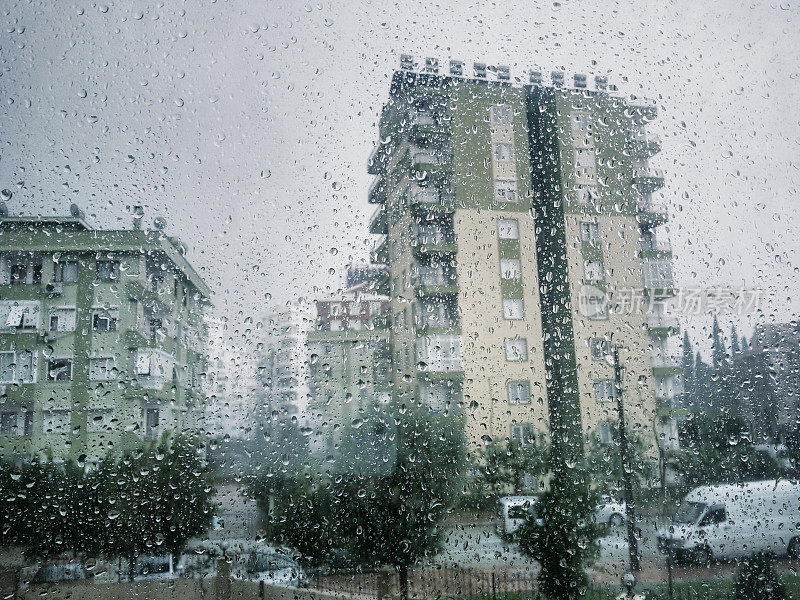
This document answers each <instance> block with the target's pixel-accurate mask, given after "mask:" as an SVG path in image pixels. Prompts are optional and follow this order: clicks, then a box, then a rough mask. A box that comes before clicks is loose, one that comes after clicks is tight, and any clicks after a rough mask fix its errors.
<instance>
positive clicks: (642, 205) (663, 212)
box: [636, 194, 669, 228]
mask: <svg viewBox="0 0 800 600" xmlns="http://www.w3.org/2000/svg"><path fill="white" fill-rule="evenodd" d="M636 208H637V211H638V219H639V224H640V225H641V226H642V227H646V228H650V227H657V226H659V225H663V224H664V223H666V222H667V221H668V220H669V215H668V213H667V207H666V205H665V204H664V203H663V202H657V201H655V200H653V198H651V197H650V195H649V194H646V195H645V196H643V197H642V198H641V199H640V200H639V202H638V204H637V206H636Z"/></svg>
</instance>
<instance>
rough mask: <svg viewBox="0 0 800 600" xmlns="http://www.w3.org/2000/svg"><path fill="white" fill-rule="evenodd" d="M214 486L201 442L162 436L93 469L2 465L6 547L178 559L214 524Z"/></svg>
mask: <svg viewBox="0 0 800 600" xmlns="http://www.w3.org/2000/svg"><path fill="white" fill-rule="evenodd" d="M213 492H214V490H213V486H212V483H211V479H210V477H209V471H208V467H207V465H206V463H205V459H204V456H203V453H202V445H199V444H198V443H197V442H196V441H194V440H191V439H189V438H188V437H185V436H182V435H179V436H175V437H171V438H167V437H164V438H162V439H161V440H160V441H159V442H157V443H152V444H147V445H144V446H142V447H140V448H137V449H135V450H133V451H130V452H126V453H122V454H109V455H107V456H106V457H105V458H103V459H102V460H101V461H99V463H97V464H96V465H93V466H89V465H87V464H85V463H83V464H81V463H78V462H75V461H72V462H66V463H61V464H57V463H54V462H52V461H38V460H37V461H33V462H29V463H26V464H23V465H16V464H13V463H11V462H7V461H3V462H0V497H1V498H2V499H3V503H2V505H0V543H2V545H3V546H10V545H17V546H22V547H23V548H24V549H25V552H26V554H28V555H29V556H32V557H36V558H42V559H46V560H47V559H54V558H59V557H63V556H71V557H72V558H81V559H84V558H88V557H92V558H100V557H103V558H105V559H108V560H112V559H113V560H116V559H119V560H124V561H126V563H127V571H128V578H129V579H131V580H132V579H133V577H134V576H135V574H136V561H137V558H138V557H139V556H142V555H155V556H159V555H166V554H170V553H171V554H172V556H173V557H174V558H175V559H176V560H177V557H178V556H179V555H180V554H181V552H182V551H183V550H184V548H185V546H186V543H187V542H188V540H189V539H190V538H192V537H194V536H197V535H200V534H201V533H202V532H203V531H205V530H206V529H207V528H208V526H209V525H210V523H211V519H212V514H213V505H212V502H211V498H212V496H213Z"/></svg>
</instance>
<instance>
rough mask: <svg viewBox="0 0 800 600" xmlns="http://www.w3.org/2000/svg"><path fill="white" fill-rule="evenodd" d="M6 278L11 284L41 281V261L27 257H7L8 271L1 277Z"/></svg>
mask: <svg viewBox="0 0 800 600" xmlns="http://www.w3.org/2000/svg"><path fill="white" fill-rule="evenodd" d="M6 277H7V278H8V282H9V283H10V284H11V285H24V284H30V283H41V282H42V263H41V260H40V259H33V258H31V257H30V256H28V257H24V256H23V257H16V258H14V257H12V258H10V259H9V265H8V271H6V272H5V273H4V274H3V279H4V280H5V279H6Z"/></svg>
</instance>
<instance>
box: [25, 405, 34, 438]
mask: <svg viewBox="0 0 800 600" xmlns="http://www.w3.org/2000/svg"><path fill="white" fill-rule="evenodd" d="M23 427H24V430H23V434H24V435H32V434H33V411H32V410H31V409H27V410H26V411H25V419H24V425H23Z"/></svg>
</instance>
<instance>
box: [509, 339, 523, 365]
mask: <svg viewBox="0 0 800 600" xmlns="http://www.w3.org/2000/svg"><path fill="white" fill-rule="evenodd" d="M506 360H507V361H510V362H522V361H525V360H528V340H526V339H525V338H512V339H508V340H506Z"/></svg>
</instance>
